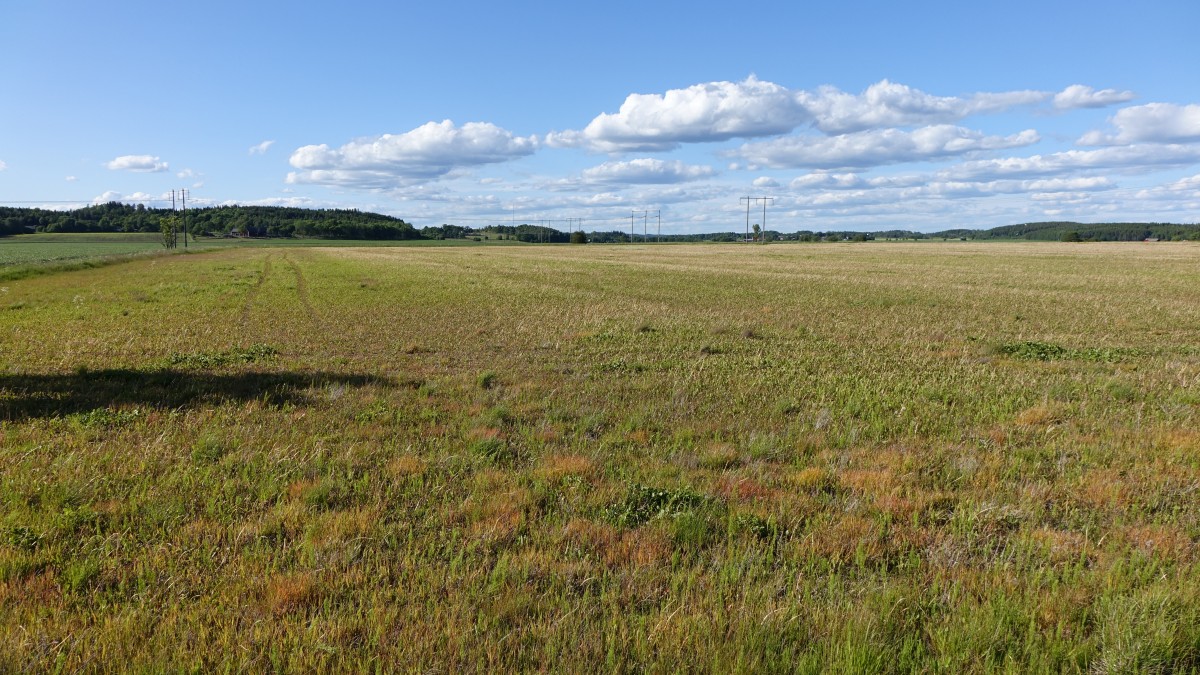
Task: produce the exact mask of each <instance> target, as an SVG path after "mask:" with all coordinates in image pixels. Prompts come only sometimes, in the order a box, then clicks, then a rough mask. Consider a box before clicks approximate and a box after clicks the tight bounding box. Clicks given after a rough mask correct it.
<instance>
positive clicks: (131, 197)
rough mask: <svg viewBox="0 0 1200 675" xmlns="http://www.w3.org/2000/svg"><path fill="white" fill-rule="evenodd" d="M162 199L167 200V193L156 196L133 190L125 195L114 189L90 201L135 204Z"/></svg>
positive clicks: (168, 199) (168, 198)
mask: <svg viewBox="0 0 1200 675" xmlns="http://www.w3.org/2000/svg"><path fill="white" fill-rule="evenodd" d="M163 200H166V201H168V202H169V201H170V200H171V199H170V197H169V196H168V195H159V196H158V197H155V196H154V195H151V194H148V193H145V192H134V193H132V194H127V195H126V194H122V193H120V192H117V191H115V190H108V191H107V192H105V193H103V194H100V195H98V196H96V197H93V198H92V203H93V204H107V203H108V202H122V203H125V204H136V203H139V202H140V203H143V204H144V203H146V202H153V201H163Z"/></svg>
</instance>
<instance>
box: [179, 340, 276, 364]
mask: <svg viewBox="0 0 1200 675" xmlns="http://www.w3.org/2000/svg"><path fill="white" fill-rule="evenodd" d="M278 355H279V350H277V349H275V348H274V347H272V346H271V345H264V344H254V345H250V347H248V348H246V349H241V348H235V349H230V350H228V351H223V352H193V353H190V354H180V353H178V352H177V353H175V354H172V355H171V356H169V357H168V358H167V365H169V366H175V367H180V368H198V369H204V368H221V367H224V366H230V365H236V364H243V363H257V362H259V361H269V360H271V359H273V358H275V357H276V356H278Z"/></svg>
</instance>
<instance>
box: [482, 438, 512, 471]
mask: <svg viewBox="0 0 1200 675" xmlns="http://www.w3.org/2000/svg"><path fill="white" fill-rule="evenodd" d="M471 454H473V455H475V456H477V457H482V458H483V459H486V460H488V461H489V462H491V463H493V464H500V465H508V464H512V463H513V462H515V461H516V460H517V450H516V448H514V447H512V446H510V445H509V444H508V443H507V442H505V440H504V439H503V438H499V437H494V438H493V437H484V438H478V439H476V440H474V441H472V442H471Z"/></svg>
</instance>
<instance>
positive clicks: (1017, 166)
mask: <svg viewBox="0 0 1200 675" xmlns="http://www.w3.org/2000/svg"><path fill="white" fill-rule="evenodd" d="M1197 162H1200V145H1128V146H1121V147H1110V148H1101V149H1099V150H1068V151H1066V152H1056V153H1052V154H1049V155H1032V156H1030V157H1004V158H998V159H983V160H974V161H969V162H963V163H962V164H960V165H958V166H956V167H953V168H951V169H948V170H947V171H945V172H944V175H946V176H951V177H954V178H957V179H968V180H981V179H991V178H1014V177H1038V176H1054V175H1063V174H1072V173H1078V172H1081V171H1092V170H1098V169H1117V170H1146V169H1162V168H1167V167H1178V166H1188V165H1190V164H1195V163H1197Z"/></svg>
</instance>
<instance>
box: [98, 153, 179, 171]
mask: <svg viewBox="0 0 1200 675" xmlns="http://www.w3.org/2000/svg"><path fill="white" fill-rule="evenodd" d="M105 166H106V167H108V168H109V169H111V170H113V171H134V172H137V173H159V172H162V171H166V170H167V169H168V168H169V167H168V166H167V163H166V162H164V161H162V160H160V159H159V158H158V157H153V156H151V155H121V156H120V157H117V158H116V159H114V160H112V161H111V162H108V163H107V164H105Z"/></svg>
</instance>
